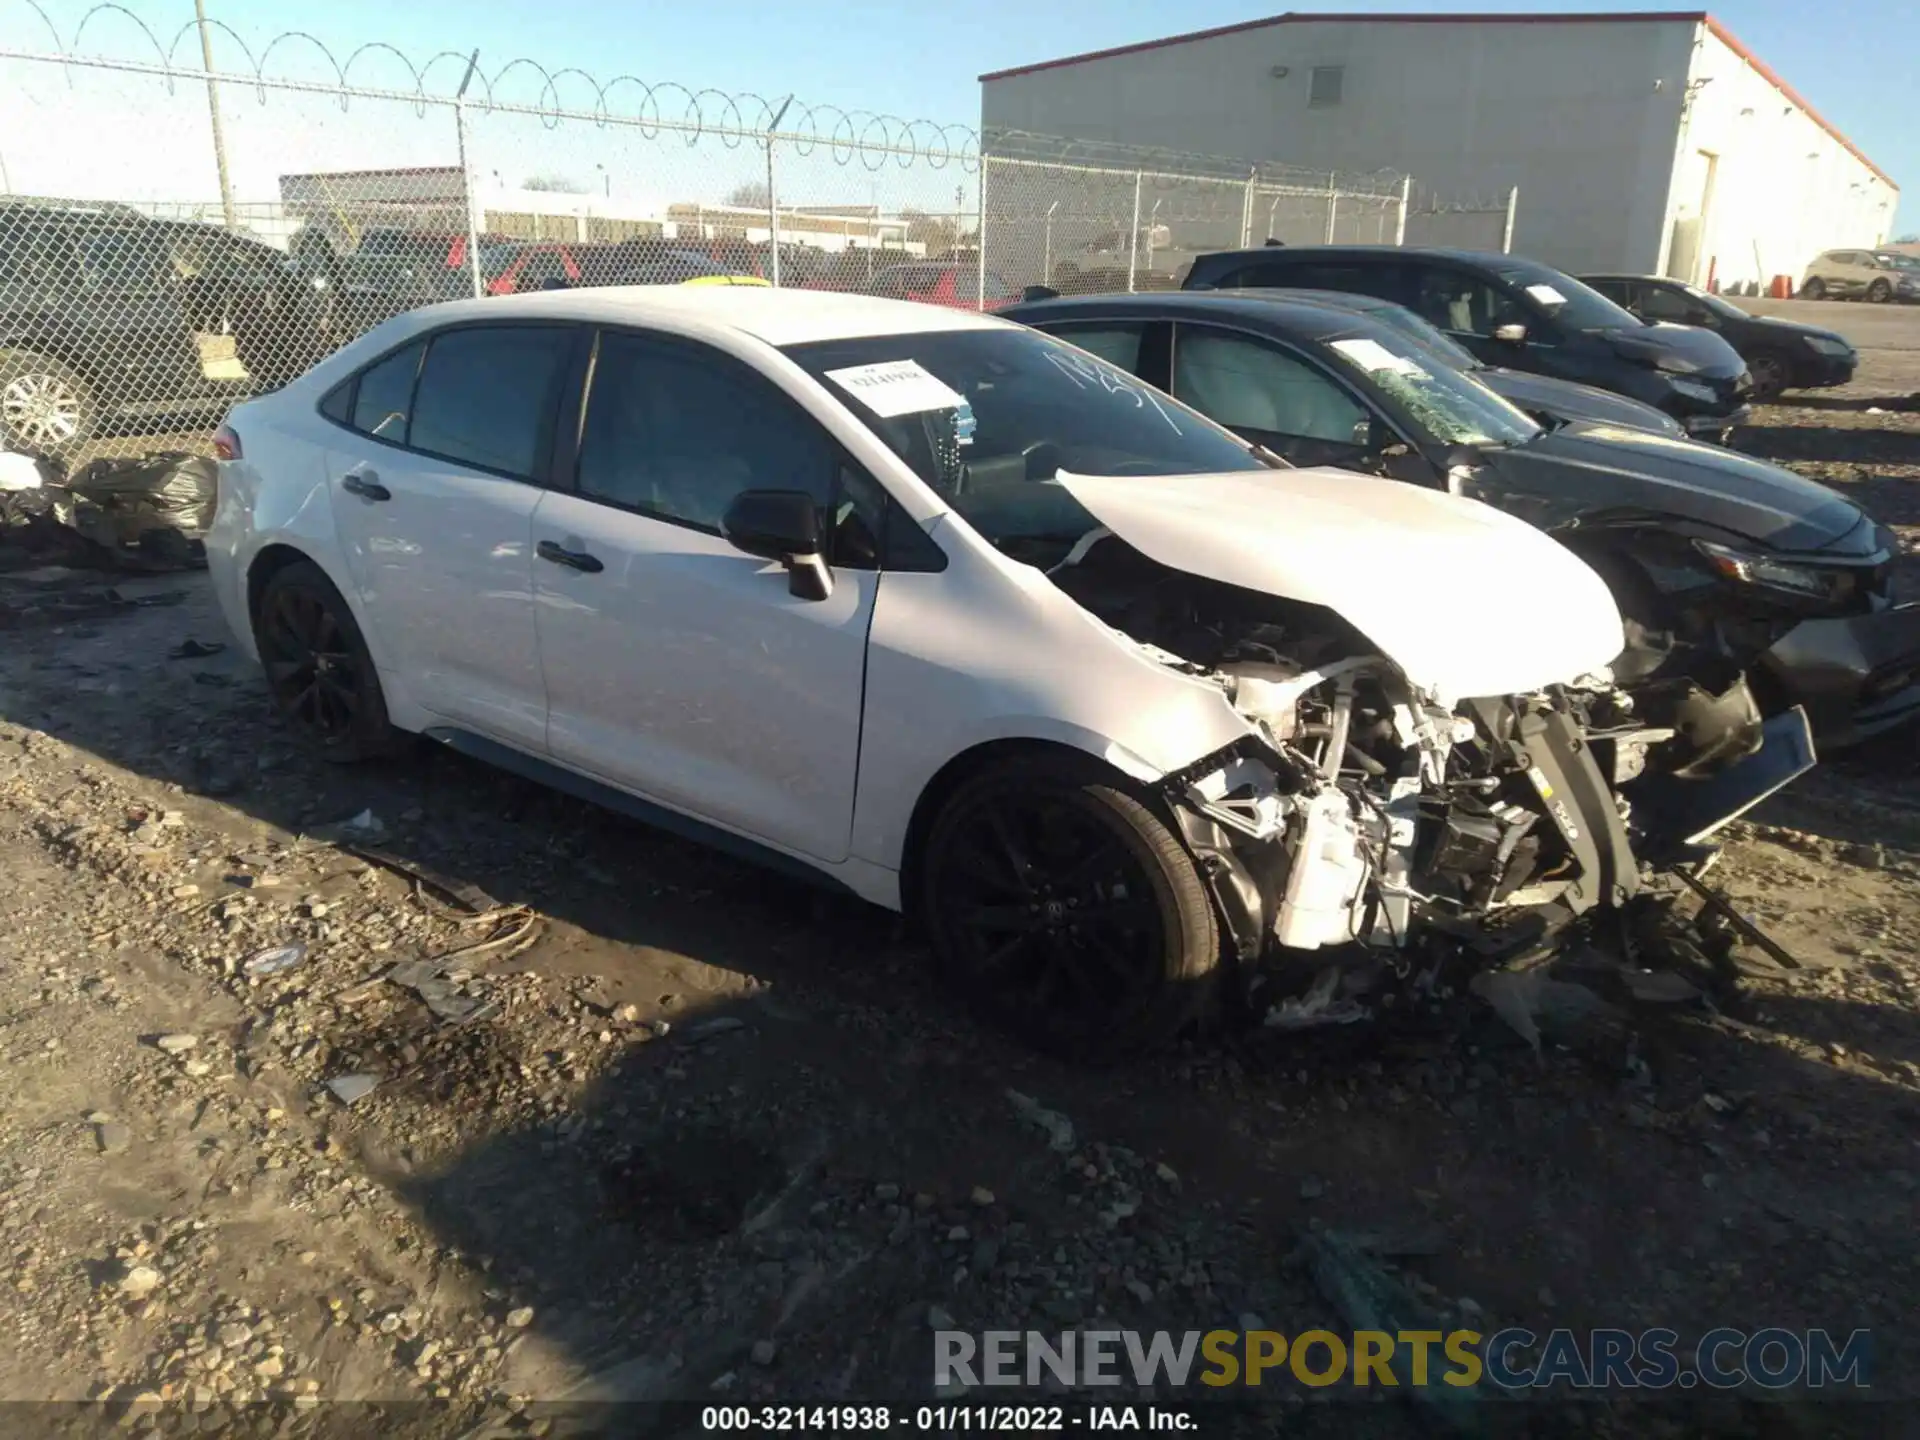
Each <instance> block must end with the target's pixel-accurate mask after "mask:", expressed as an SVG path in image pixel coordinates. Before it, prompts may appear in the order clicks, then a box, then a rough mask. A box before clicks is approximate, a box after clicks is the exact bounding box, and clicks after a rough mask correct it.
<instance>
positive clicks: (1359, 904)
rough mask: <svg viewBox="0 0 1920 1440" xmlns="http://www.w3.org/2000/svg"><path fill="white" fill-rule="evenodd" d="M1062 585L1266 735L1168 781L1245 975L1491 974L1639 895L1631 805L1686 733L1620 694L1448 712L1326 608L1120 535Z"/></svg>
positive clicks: (1093, 542) (1079, 554)
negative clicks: (1328, 959)
mask: <svg viewBox="0 0 1920 1440" xmlns="http://www.w3.org/2000/svg"><path fill="white" fill-rule="evenodd" d="M1049 575H1050V578H1051V579H1052V580H1053V582H1054V583H1055V584H1056V585H1058V586H1059V587H1060V588H1061V589H1062V590H1064V591H1065V592H1066V593H1067V594H1069V595H1070V596H1072V597H1073V599H1074V600H1076V601H1077V602H1078V603H1079V604H1080V605H1081V606H1082V607H1083V608H1085V609H1086V610H1088V611H1089V612H1090V613H1092V614H1093V615H1094V616H1096V617H1097V618H1098V619H1100V620H1101V621H1102V622H1104V623H1105V624H1107V625H1109V626H1111V627H1112V628H1113V629H1115V630H1117V631H1119V632H1120V633H1122V634H1124V635H1125V636H1127V637H1128V638H1130V639H1131V640H1132V641H1133V642H1135V643H1136V644H1138V645H1139V646H1141V647H1143V648H1144V649H1145V650H1146V652H1147V653H1148V654H1149V655H1150V656H1151V657H1152V658H1153V659H1155V660H1157V661H1158V662H1159V663H1162V664H1164V665H1167V666H1169V667H1170V668H1174V669H1177V670H1180V671H1182V672H1184V673H1187V674H1190V675H1194V676H1196V677H1200V678H1203V679H1205V680H1207V681H1210V682H1211V683H1213V684H1217V685H1218V686H1219V687H1220V688H1221V690H1222V691H1223V692H1224V693H1225V694H1226V696H1227V697H1228V699H1229V700H1230V702H1231V703H1232V705H1233V706H1234V708H1235V709H1236V710H1237V711H1238V712H1239V713H1240V714H1241V715H1242V716H1243V717H1244V718H1245V719H1246V720H1247V721H1248V722H1249V725H1250V727H1251V729H1250V732H1249V734H1248V736H1247V738H1246V740H1245V741H1244V742H1237V743H1235V744H1234V745H1231V746H1229V747H1227V749H1226V750H1224V751H1219V752H1216V753H1214V754H1212V755H1209V756H1206V757H1205V758H1203V759H1202V760H1200V761H1197V762H1195V763H1194V764H1192V765H1190V766H1188V767H1187V768H1186V769H1185V770H1184V771H1182V772H1181V773H1179V774H1177V775H1172V776H1169V777H1167V779H1166V781H1165V793H1166V797H1167V799H1168V801H1169V808H1170V809H1172V811H1173V812H1174V814H1175V817H1176V819H1177V820H1178V822H1179V824H1180V826H1181V828H1182V830H1183V832H1184V835H1185V838H1186V840H1187V842H1188V844H1189V845H1190V846H1191V847H1192V849H1193V850H1194V852H1195V853H1196V855H1198V856H1199V857H1200V858H1201V860H1202V863H1203V865H1204V867H1205V869H1206V871H1207V874H1208V877H1209V880H1210V882H1211V883H1212V885H1213V887H1214V892H1215V895H1216V897H1217V899H1218V900H1219V902H1220V905H1221V908H1222V910H1223V912H1224V913H1225V915H1226V918H1227V920H1228V925H1229V928H1230V930H1231V932H1232V934H1233V936H1234V939H1235V941H1236V944H1237V947H1238V949H1239V952H1240V954H1241V957H1242V958H1243V959H1248V960H1250V959H1253V958H1254V957H1256V956H1259V955H1261V954H1263V953H1264V952H1266V951H1267V950H1268V948H1269V947H1270V946H1271V945H1278V946H1280V947H1282V948H1283V949H1284V950H1289V951H1313V950H1323V949H1327V948H1329V947H1338V946H1349V945H1358V946H1361V947H1365V948H1366V949H1370V950H1373V951H1376V952H1402V951H1406V950H1409V949H1413V948H1416V947H1420V948H1424V947H1427V946H1429V945H1431V944H1432V943H1433V942H1434V941H1435V940H1437V939H1438V940H1445V941H1451V942H1455V943H1463V944H1466V945H1468V946H1469V947H1471V948H1472V949H1474V950H1476V951H1481V952H1483V953H1485V954H1487V955H1488V956H1489V957H1492V956H1494V955H1497V954H1499V953H1501V952H1502V951H1504V950H1507V949H1510V948H1512V947H1513V946H1514V945H1516V944H1518V943H1520V942H1521V941H1523V940H1527V939H1531V938H1533V937H1536V936H1538V935H1539V934H1540V933H1542V931H1543V929H1557V928H1561V927H1563V926H1564V925H1565V923H1566V922H1568V921H1570V920H1572V919H1574V918H1576V917H1579V916H1582V915H1585V914H1587V913H1588V912H1590V911H1594V910H1596V909H1597V908H1599V907H1605V906H1620V905H1624V904H1625V903H1626V902H1627V901H1629V900H1630V899H1631V898H1632V897H1633V896H1634V895H1635V894H1636V892H1637V891H1638V890H1639V889H1640V886H1641V881H1642V875H1641V863H1640V861H1639V860H1638V859H1637V858H1636V838H1637V837H1636V835H1635V834H1634V832H1633V830H1632V828H1631V823H1630V822H1631V820H1632V817H1633V809H1632V806H1631V805H1630V804H1629V802H1628V801H1627V799H1626V798H1624V797H1623V796H1622V794H1621V787H1622V785H1625V784H1627V783H1628V782H1630V781H1632V780H1634V779H1635V778H1637V777H1638V776H1639V775H1640V774H1641V772H1642V770H1643V769H1644V768H1645V766H1646V763H1647V756H1648V754H1649V752H1650V751H1651V750H1654V749H1657V748H1658V747H1660V746H1661V745H1664V744H1667V743H1669V742H1670V741H1671V740H1672V739H1673V736H1674V733H1675V732H1674V731H1673V729H1672V728H1670V727H1667V726H1649V725H1647V724H1645V723H1643V722H1642V721H1641V720H1640V719H1639V718H1638V717H1637V716H1636V715H1635V714H1634V705H1633V701H1632V700H1631V699H1630V698H1628V697H1627V696H1626V695H1625V694H1624V693H1623V692H1622V691H1620V690H1619V689H1618V688H1617V687H1616V686H1615V685H1614V684H1613V682H1612V679H1611V677H1610V676H1609V675H1606V674H1600V675H1594V676H1589V677H1584V678H1582V679H1580V680H1578V681H1576V682H1573V683H1571V684H1568V685H1565V686H1553V687H1549V688H1548V689H1544V690H1541V691H1539V692H1537V693H1532V694H1525V695H1514V696H1502V697H1487V698H1474V699H1467V700H1463V701H1461V702H1459V703H1458V704H1456V705H1454V706H1451V707H1449V706H1445V705H1442V704H1439V703H1436V702H1435V700H1434V697H1432V696H1430V695H1425V694H1422V693H1419V692H1418V691H1416V689H1415V688H1414V687H1413V685H1412V684H1411V683H1410V682H1409V681H1408V680H1407V678H1406V677H1405V676H1404V674H1402V672H1401V671H1400V669H1399V668H1398V667H1397V666H1396V665H1395V664H1393V663H1392V662H1391V661H1389V660H1388V659H1386V658H1385V657H1383V656H1381V655H1380V654H1379V653H1377V651H1376V649H1375V647H1374V646H1373V645H1371V643H1370V642H1368V641H1367V639H1366V638H1365V637H1364V636H1362V635H1360V634H1359V633H1358V632H1357V631H1356V630H1355V629H1354V628H1353V627H1352V626H1351V625H1350V624H1348V623H1346V622H1345V621H1343V620H1342V619H1341V618H1340V617H1339V616H1337V615H1335V614H1334V613H1333V612H1332V611H1330V610H1328V609H1327V608H1325V607H1323V606H1320V605H1315V604H1308V603H1302V602H1299V601H1293V600H1288V599H1284V598H1279V597H1276V596H1273V595H1268V594H1263V593H1260V592H1256V591H1251V590H1246V589H1242V588H1240V587H1237V586H1234V585H1230V584H1227V583H1224V582H1222V581H1218V580H1213V579H1209V578H1205V577H1201V576H1196V575H1193V574H1189V573H1186V572H1184V571H1180V570H1175V569H1171V568H1169V567H1167V566H1164V565H1161V564H1159V563H1158V562H1156V561H1154V560H1152V559H1150V558H1148V557H1147V556H1146V555H1144V554H1142V553H1141V552H1140V551H1138V550H1136V549H1134V548H1133V547H1132V546H1130V545H1128V544H1127V543H1126V542H1125V541H1123V540H1121V539H1120V538H1118V537H1117V536H1113V535H1111V534H1109V533H1108V532H1106V531H1095V532H1093V533H1091V534H1089V535H1088V536H1086V537H1084V538H1083V539H1082V541H1081V542H1080V543H1079V544H1078V545H1076V546H1075V547H1074V548H1073V551H1072V552H1071V553H1070V554H1069V555H1068V556H1067V557H1066V558H1065V559H1063V560H1061V561H1060V562H1059V563H1058V564H1056V565H1054V566H1053V567H1052V568H1051V569H1050V570H1049ZM1489 643H1490V644H1498V643H1499V641H1498V638H1497V637H1491V636H1490V637H1489Z"/></svg>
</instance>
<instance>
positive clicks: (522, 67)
mask: <svg viewBox="0 0 1920 1440" xmlns="http://www.w3.org/2000/svg"><path fill="white" fill-rule="evenodd" d="M10 3H14V4H19V5H22V6H24V7H25V8H27V9H28V10H31V11H32V12H33V13H34V14H35V15H36V16H37V17H38V18H39V20H40V22H41V25H42V26H43V27H44V29H45V31H46V34H47V36H48V38H49V39H50V40H51V42H52V48H51V50H49V51H45V52H31V51H25V50H21V49H17V48H12V47H7V48H4V49H0V57H5V58H8V59H15V60H42V61H50V62H55V63H59V64H62V65H67V66H78V67H83V68H84V67H95V68H110V69H116V70H123V71H126V70H131V71H134V72H136V73H147V74H152V75H155V76H156V77H158V78H160V79H163V80H164V81H165V82H166V84H167V87H168V91H169V93H171V92H172V89H173V86H174V83H175V81H176V80H192V81H195V82H200V81H203V80H204V79H206V78H207V72H206V71H205V70H203V69H202V67H201V66H200V65H199V64H198V63H192V61H190V60H183V58H182V56H181V47H182V46H183V45H186V44H188V42H189V40H190V38H191V39H197V36H198V33H199V27H198V22H197V21H193V20H189V21H187V22H186V23H185V24H183V25H181V26H180V28H179V29H178V30H177V31H175V32H174V34H173V37H172V39H171V41H169V42H164V43H163V42H162V40H161V38H160V36H159V35H158V34H156V33H155V32H154V30H153V28H152V27H151V26H150V25H148V24H147V22H146V21H145V20H144V19H142V18H141V17H140V16H139V15H137V14H135V13H134V12H133V11H132V10H129V9H128V8H127V7H126V6H124V5H120V4H115V3H111V0H103V3H100V4H95V5H93V6H91V7H89V8H88V9H87V10H86V11H85V12H84V13H83V14H82V15H81V16H80V18H79V20H78V22H77V23H76V24H75V25H74V27H73V32H72V34H71V36H64V35H62V34H61V31H60V27H59V26H58V25H57V24H56V23H55V22H54V20H53V17H52V16H51V15H49V14H48V13H47V10H46V8H45V7H44V6H43V5H41V4H40V3H39V0H10ZM106 17H119V18H123V19H125V20H126V21H128V22H130V23H131V24H132V26H133V27H134V29H135V31H136V32H137V33H138V35H139V36H140V37H141V38H142V39H143V40H144V42H145V45H144V47H143V48H144V50H145V51H146V52H147V54H150V56H151V58H150V59H149V58H144V57H142V58H139V59H135V58H131V57H127V56H124V55H113V54H109V53H106V52H105V51H89V50H87V49H84V48H83V42H84V41H85V40H86V36H87V31H88V27H89V26H96V27H97V25H98V24H99V23H100V22H103V21H104V19H105V18H106ZM206 23H207V28H208V29H209V30H212V31H217V32H218V33H219V34H220V35H221V36H223V37H225V39H226V40H227V41H228V42H229V43H230V45H231V47H232V48H233V49H235V50H237V51H238V52H239V54H240V55H241V56H243V57H245V62H246V64H245V67H244V68H241V69H238V70H230V69H226V68H222V69H220V70H217V71H215V72H214V74H213V77H212V78H214V79H216V80H219V81H221V82H223V83H230V84H236V85H250V86H252V87H253V88H254V89H255V90H256V92H257V93H258V96H259V98H260V99H261V101H262V102H263V103H264V101H265V99H266V93H267V91H268V90H269V89H297V90H303V91H307V92H309V93H311V92H314V91H322V92H327V93H332V94H335V95H337V96H338V98H339V101H340V105H341V108H342V110H345V109H346V108H347V107H348V105H349V103H350V102H351V101H352V100H353V99H356V98H370V99H380V100H389V101H390V100H394V99H402V100H410V101H412V102H413V103H414V106H415V108H416V110H417V111H418V112H420V113H424V111H425V109H426V108H427V107H428V106H440V105H451V104H453V103H454V102H455V99H456V92H457V88H458V83H459V82H460V81H461V80H462V79H463V78H464V77H465V74H466V69H465V67H466V65H467V63H468V60H469V57H468V56H467V55H465V54H462V53H460V52H458V51H454V50H442V51H439V52H438V53H436V54H434V55H432V56H430V57H428V58H427V59H426V61H425V62H424V63H415V61H414V60H413V59H412V58H410V57H409V56H408V55H406V54H405V53H404V52H403V51H401V50H399V49H398V48H396V47H394V46H392V45H389V44H386V43H385V42H383V41H369V42H367V43H365V44H362V45H359V46H356V47H355V48H354V49H353V50H352V51H351V52H349V53H348V54H347V56H346V58H345V59H344V60H343V59H341V58H340V57H339V56H338V55H336V54H335V52H334V50H333V49H332V47H330V46H329V45H328V44H327V43H326V42H325V41H324V40H321V39H320V38H319V37H317V36H315V35H313V34H312V33H310V32H308V31H305V30H286V31H282V32H280V33H278V34H276V35H274V36H273V37H272V38H271V39H269V40H268V41H267V42H266V44H265V45H264V46H263V47H261V49H260V50H259V52H258V53H257V54H256V53H255V51H254V48H253V46H252V45H249V44H248V43H247V40H246V38H245V37H244V36H242V35H241V34H240V33H239V32H238V31H237V30H235V29H234V28H233V27H232V26H231V25H228V24H227V23H226V22H225V21H223V20H219V19H216V18H213V17H208V19H207V22H206ZM191 49H192V47H191V46H190V47H189V53H190V54H191ZM295 50H300V51H308V52H314V53H317V55H318V57H319V59H320V60H321V61H322V62H324V67H325V68H326V69H327V70H330V71H331V72H332V75H331V83H330V84H329V83H325V82H317V81H315V80H313V79H311V78H307V77H301V76H297V75H294V74H291V73H284V74H283V73H275V72H273V71H271V70H270V69H269V65H270V62H271V61H272V60H273V58H274V56H275V54H276V52H282V51H286V52H292V51H295ZM195 58H197V57H195ZM381 58H385V59H386V60H388V61H389V62H391V63H392V64H394V65H397V66H399V67H400V69H401V70H402V71H404V73H405V76H406V79H407V82H408V83H405V84H401V85H394V84H391V83H387V84H376V83H373V81H372V77H371V76H369V75H368V74H367V72H368V71H370V70H371V69H372V67H373V66H374V65H375V63H376V62H377V61H378V60H379V59H381ZM521 71H526V72H528V73H529V74H530V75H532V76H536V77H538V80H539V85H538V89H537V91H536V92H535V94H534V97H533V99H532V100H531V101H530V102H526V101H522V102H514V101H511V100H509V99H508V98H506V96H505V95H504V94H503V93H502V92H503V88H504V87H505V85H506V83H507V82H508V81H509V79H510V77H514V76H516V74H517V73H518V72H521ZM442 79H443V81H444V88H441V87H440V85H439V84H435V83H430V82H435V81H437V80H442ZM69 83H71V76H69ZM470 83H471V89H470V97H469V99H468V104H469V106H470V107H471V108H472V109H474V110H475V111H480V112H485V111H489V110H507V111H517V112H520V113H526V114H533V115H537V116H539V117H540V118H541V119H543V120H544V121H545V122H546V123H547V124H548V125H549V127H557V126H558V125H560V124H562V123H564V122H566V121H583V122H586V123H592V124H597V125H609V124H621V125H629V126H634V127H636V128H638V129H639V130H640V131H641V132H642V133H644V134H646V135H647V136H648V138H650V139H651V138H653V137H654V136H655V135H657V134H658V133H659V132H661V131H663V130H665V131H674V132H677V133H679V134H681V135H682V136H683V137H684V138H685V140H686V142H687V143H688V144H689V145H693V144H697V143H699V142H700V141H701V140H702V139H703V138H707V137H711V138H713V139H715V140H717V141H719V142H720V143H721V144H723V145H726V146H728V147H729V148H736V147H738V146H740V145H742V144H745V143H747V142H749V141H752V142H755V143H762V142H764V141H766V139H767V138H768V137H769V135H770V134H771V135H772V136H773V138H775V139H777V140H778V141H779V142H781V143H782V144H783V145H785V146H789V147H791V148H793V149H794V150H795V151H796V152H797V153H799V154H808V153H811V152H812V151H814V150H815V149H821V148H824V149H825V150H826V151H827V153H828V154H830V155H831V156H832V157H833V158H834V159H835V160H837V161H839V162H840V163H841V164H850V163H852V161H853V160H854V159H855V158H856V157H861V158H865V159H866V160H867V162H868V163H869V165H870V166H871V167H872V168H878V166H879V165H882V164H885V163H887V161H888V160H889V159H891V160H893V161H895V162H896V163H898V164H901V165H903V166H905V165H911V164H914V163H915V162H920V163H924V164H927V165H929V166H930V167H932V168H936V169H937V168H940V167H942V166H945V165H949V164H951V165H958V166H960V167H961V168H963V169H969V170H971V169H973V168H975V167H976V166H977V164H978V159H979V134H978V132H977V131H975V130H974V129H973V127H971V126H969V125H964V124H958V123H952V122H942V121H937V120H925V119H913V118H909V117H905V116H899V115H890V114H885V113H881V112H876V111H866V110H849V109H845V108H843V107H841V106H837V105H830V104H816V103H813V102H809V101H805V100H801V99H799V98H797V97H788V96H782V97H778V98H776V99H769V98H768V97H766V96H763V95H759V94H756V93H754V92H751V91H738V92H733V91H725V90H718V89H714V88H711V87H703V88H700V89H694V88H691V87H689V86H685V85H682V84H680V83H678V82H677V81H662V82H659V83H649V82H648V81H645V80H642V79H641V78H639V77H638V76H636V75H628V74H621V75H616V76H614V77H613V78H612V79H610V80H606V81H602V80H600V79H598V78H597V77H595V76H593V75H591V74H589V73H588V72H586V71H585V70H581V69H579V68H578V67H574V66H567V67H563V68H561V69H558V70H550V69H548V68H547V67H546V66H545V65H543V64H541V63H540V62H539V61H537V60H534V59H531V58H529V57H526V56H516V57H514V58H512V59H509V60H507V61H506V62H504V63H503V64H501V65H499V66H498V67H496V68H494V69H493V70H492V71H491V73H489V71H488V70H487V68H486V67H485V66H484V65H476V66H475V69H474V74H473V79H472V81H471V82H470ZM583 92H584V93H583ZM575 95H579V96H580V97H581V98H582V100H586V99H587V97H588V96H590V97H591V98H590V103H584V104H569V103H567V102H568V101H569V100H570V99H571V98H572V97H573V96H575ZM628 95H632V96H634V97H635V98H634V101H633V102H632V103H633V104H634V108H633V109H631V110H625V109H621V108H618V107H619V102H620V101H621V100H623V99H625V97H627V96H628ZM782 111H784V112H785V113H784V114H783V113H782ZM776 119H778V120H779V122H780V128H779V130H778V131H777V132H775V131H774V122H775V120H776Z"/></svg>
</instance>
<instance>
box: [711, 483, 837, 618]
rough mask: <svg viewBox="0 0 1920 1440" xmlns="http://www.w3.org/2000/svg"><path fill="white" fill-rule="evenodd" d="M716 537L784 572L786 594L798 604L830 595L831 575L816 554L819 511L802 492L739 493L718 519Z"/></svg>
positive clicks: (749, 491)
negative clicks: (781, 567) (780, 566)
mask: <svg viewBox="0 0 1920 1440" xmlns="http://www.w3.org/2000/svg"><path fill="white" fill-rule="evenodd" d="M720 533H721V534H722V535H723V536H725V537H726V540H727V543H728V544H729V545H731V546H733V548H734V549H736V550H742V551H745V552H746V553H747V554H749V555H754V556H758V557H759V558H760V559H762V560H778V561H779V562H780V563H781V564H783V565H785V566H786V567H787V593H789V594H790V595H793V596H795V597H797V598H799V599H801V600H824V599H826V598H827V597H828V596H829V595H831V594H833V571H832V570H831V569H829V568H828V566H827V561H826V557H825V555H823V554H822V553H821V548H822V547H821V544H820V512H819V511H818V510H817V509H815V507H814V503H813V497H812V496H811V495H809V494H807V493H806V492H805V491H804V490H742V491H741V492H740V493H739V494H738V495H736V496H734V497H733V503H732V504H731V505H729V506H727V513H726V514H725V515H723V516H721V517H720Z"/></svg>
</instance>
